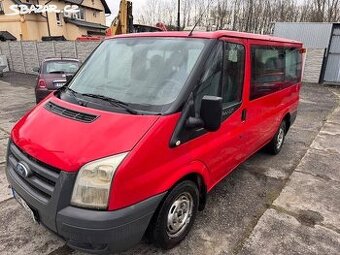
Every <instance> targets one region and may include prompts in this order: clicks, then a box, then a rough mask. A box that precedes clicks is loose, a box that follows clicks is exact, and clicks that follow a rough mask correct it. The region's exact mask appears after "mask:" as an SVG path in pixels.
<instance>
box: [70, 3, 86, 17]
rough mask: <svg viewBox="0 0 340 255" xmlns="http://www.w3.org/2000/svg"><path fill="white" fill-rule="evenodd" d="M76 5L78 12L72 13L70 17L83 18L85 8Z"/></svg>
mask: <svg viewBox="0 0 340 255" xmlns="http://www.w3.org/2000/svg"><path fill="white" fill-rule="evenodd" d="M78 7H79V12H76V13H73V14H72V18H74V19H80V20H85V9H84V8H82V7H80V6H78Z"/></svg>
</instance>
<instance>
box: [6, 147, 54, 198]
mask: <svg viewBox="0 0 340 255" xmlns="http://www.w3.org/2000/svg"><path fill="white" fill-rule="evenodd" d="M9 146H10V147H9V151H8V164H9V168H10V169H9V170H10V171H11V174H12V175H15V176H16V177H17V178H19V179H20V180H21V182H22V183H23V184H24V185H25V186H26V189H28V190H27V191H28V192H29V193H31V194H32V195H33V196H34V197H35V198H36V199H38V200H40V201H41V202H42V203H45V204H47V203H48V202H49V200H50V199H51V197H52V195H53V192H54V188H55V185H56V183H57V181H58V178H59V175H60V171H59V170H58V169H56V168H54V167H50V166H48V165H47V164H45V163H42V162H40V161H39V160H37V159H35V158H33V157H31V156H29V155H28V154H26V153H25V152H23V151H21V150H20V149H19V148H18V147H17V146H15V145H14V144H13V143H10V144H9ZM19 162H21V163H25V164H26V165H27V166H28V167H29V169H30V170H31V172H32V174H31V175H30V176H28V177H24V176H22V175H20V174H19V173H17V171H16V170H15V169H16V167H17V165H18V163H19Z"/></svg>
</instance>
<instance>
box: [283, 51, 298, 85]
mask: <svg viewBox="0 0 340 255" xmlns="http://www.w3.org/2000/svg"><path fill="white" fill-rule="evenodd" d="M285 64H286V84H285V86H284V87H288V86H290V85H291V84H294V83H296V82H299V81H300V79H301V70H302V57H301V54H300V52H299V49H296V48H290V49H286V50H285Z"/></svg>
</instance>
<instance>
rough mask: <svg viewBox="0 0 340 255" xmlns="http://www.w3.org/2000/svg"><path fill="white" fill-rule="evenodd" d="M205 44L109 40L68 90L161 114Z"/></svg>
mask: <svg viewBox="0 0 340 255" xmlns="http://www.w3.org/2000/svg"><path fill="white" fill-rule="evenodd" d="M206 44H207V40H203V39H202V40H201V39H188V38H185V39H184V38H125V39H124V38H123V39H113V40H106V41H104V42H103V43H102V44H101V45H100V46H99V47H98V48H97V50H96V51H95V52H94V53H93V54H92V55H91V57H90V58H89V59H88V61H87V62H86V63H85V64H84V65H83V66H82V68H81V69H80V71H79V72H78V73H77V75H76V76H75V77H74V79H73V80H72V82H71V83H70V86H69V87H70V88H71V89H72V90H73V91H75V92H77V93H81V94H95V95H102V96H106V97H109V98H113V99H116V100H119V101H122V102H124V103H127V104H129V105H131V106H133V107H134V108H135V109H142V110H146V111H148V110H150V111H158V112H160V111H162V109H164V107H165V106H167V105H170V104H171V103H172V102H174V101H175V99H176V98H177V96H178V95H179V93H180V91H181V90H182V88H183V86H184V84H185V82H186V80H187V78H188V76H189V74H190V72H191V71H192V69H193V67H194V65H195V63H196V62H197V59H198V58H199V56H200V54H201V52H202V51H203V48H204V47H205V45H206Z"/></svg>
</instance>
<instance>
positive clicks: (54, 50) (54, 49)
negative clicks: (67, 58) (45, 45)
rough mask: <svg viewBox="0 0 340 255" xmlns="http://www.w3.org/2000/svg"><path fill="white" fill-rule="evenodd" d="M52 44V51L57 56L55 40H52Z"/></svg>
mask: <svg viewBox="0 0 340 255" xmlns="http://www.w3.org/2000/svg"><path fill="white" fill-rule="evenodd" d="M52 44H53V52H54V56H55V57H56V56H57V49H56V48H55V42H54V41H52Z"/></svg>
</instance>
